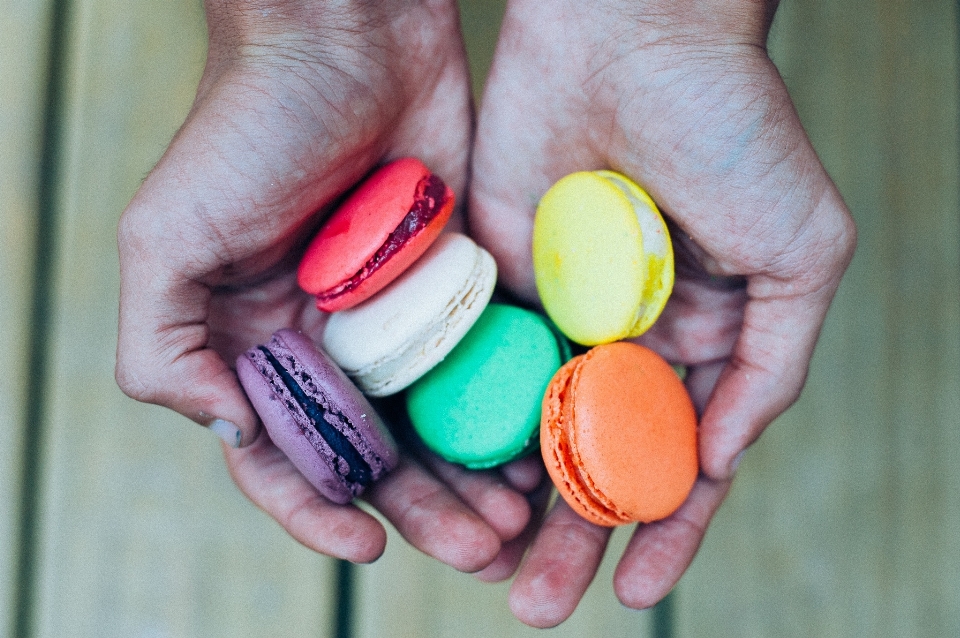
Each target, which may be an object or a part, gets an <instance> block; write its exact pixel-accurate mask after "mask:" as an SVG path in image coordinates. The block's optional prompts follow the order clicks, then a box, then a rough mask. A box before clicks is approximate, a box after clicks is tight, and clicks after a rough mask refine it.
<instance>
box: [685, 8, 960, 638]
mask: <svg viewBox="0 0 960 638" xmlns="http://www.w3.org/2000/svg"><path fill="white" fill-rule="evenodd" d="M956 12H957V7H956V4H955V3H953V2H947V1H939V2H922V3H916V2H908V1H906V0H889V1H887V0H883V1H881V0H875V1H867V0H863V1H859V2H837V1H832V0H815V1H810V2H784V3H783V5H782V7H781V14H780V15H779V16H778V19H777V37H776V39H775V41H774V46H773V47H772V52H773V56H774V59H775V61H777V62H778V65H779V66H780V68H781V70H782V72H783V75H784V76H785V79H786V81H787V83H788V85H789V87H790V90H791V93H792V95H793V96H794V98H795V101H796V103H797V105H798V109H799V111H800V115H801V118H802V119H803V121H804V123H805V125H806V126H807V128H808V131H809V132H810V135H811V138H812V139H813V141H814V145H815V146H816V147H817V149H818V151H819V152H820V153H821V156H822V158H823V160H824V163H825V164H826V166H827V168H828V170H830V171H831V174H832V175H833V176H834V178H835V180H836V181H837V183H838V185H839V187H840V190H841V191H842V192H843V193H844V196H845V198H846V200H847V202H848V204H849V206H850V207H851V209H852V210H853V213H854V216H855V217H856V219H857V222H858V226H859V230H860V240H859V248H858V253H857V256H856V257H855V259H854V262H853V264H852V266H851V268H850V271H849V273H848V275H847V277H846V279H845V281H844V283H843V285H842V287H841V291H840V293H839V295H838V297H837V300H836V303H835V305H834V308H833V310H832V312H831V315H830V317H829V319H828V321H827V325H826V327H825V329H824V332H823V336H822V339H821V343H820V347H819V349H818V352H817V355H816V356H815V359H814V365H813V368H812V370H811V375H810V379H809V382H808V385H807V389H806V391H805V393H804V396H803V397H802V399H801V400H800V402H799V403H798V405H797V406H795V408H794V409H792V410H791V411H789V412H788V413H787V414H786V415H785V416H784V417H782V418H781V419H780V420H779V421H778V422H777V423H776V424H775V425H774V426H773V428H772V429H771V430H770V431H769V432H768V433H767V434H766V435H764V437H763V438H762V439H761V441H760V442H759V443H758V444H757V445H756V446H755V449H753V450H752V451H751V452H750V453H749V454H748V455H747V457H746V460H745V461H744V464H743V465H742V470H741V473H740V474H741V475H740V477H739V478H738V481H737V483H736V485H735V487H734V490H733V492H732V494H731V496H730V499H729V501H728V503H727V504H726V505H725V507H724V508H723V509H722V510H721V512H720V514H719V516H718V517H717V520H716V521H715V523H714V525H713V528H712V530H711V531H710V533H708V536H707V540H706V542H705V544H704V547H703V549H702V550H701V552H700V555H699V557H698V559H697V560H696V562H695V563H694V565H693V567H692V568H691V570H690V572H689V573H688V575H687V576H686V577H685V578H684V580H683V581H682V582H681V584H680V588H679V594H680V608H681V610H682V613H681V614H680V616H679V621H678V622H679V625H678V635H680V636H784V635H786V636H817V637H822V636H845V637H846V636H871V637H876V636H891V637H892V636H956V635H960V604H958V599H957V592H958V591H960V499H958V498H957V496H958V494H960V464H958V460H960V428H958V417H957V414H960V294H958V292H960V263H958V258H960V227H958V224H960V217H958V215H957V211H958V209H960V192H958V190H960V187H958V185H960V166H958V158H960V139H958V138H960V136H958V118H960V108H958V95H960V90H958V71H960V69H958V63H957V60H958V35H957V14H956Z"/></svg>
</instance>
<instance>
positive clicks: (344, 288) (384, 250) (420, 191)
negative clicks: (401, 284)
mask: <svg viewBox="0 0 960 638" xmlns="http://www.w3.org/2000/svg"><path fill="white" fill-rule="evenodd" d="M446 202H447V187H446V185H445V184H444V183H443V180H441V179H440V178H439V177H437V176H436V175H428V176H426V177H424V178H423V179H421V180H420V181H419V182H417V189H416V193H415V194H414V198H413V206H411V207H410V212H409V213H407V215H406V217H404V218H403V221H401V222H400V225H399V226H397V227H396V229H395V230H394V231H393V232H392V233H390V235H389V236H388V237H387V240H386V241H385V242H384V243H383V246H381V247H380V249H379V250H377V252H375V253H374V254H373V257H371V258H370V259H369V260H367V263H365V264H364V265H363V268H361V269H360V270H358V271H357V274H355V275H354V276H353V277H351V278H350V279H348V280H347V281H345V282H343V283H342V284H340V285H339V286H337V287H336V288H333V289H331V290H329V291H327V292H325V293H322V294H318V295H317V299H319V300H321V301H328V300H330V299H333V298H335V297H339V296H340V295H342V294H344V293H348V292H350V291H351V290H353V289H354V288H356V287H357V286H359V285H360V284H361V283H362V282H363V281H364V280H365V279H366V278H367V277H369V276H370V275H371V274H373V273H374V272H375V271H376V270H377V269H379V268H380V266H382V265H383V264H384V263H386V262H387V260H389V259H390V258H391V257H393V256H394V255H395V254H396V253H397V251H399V250H400V249H401V248H402V247H403V245H404V244H405V243H407V241H409V240H410V238H411V237H413V236H414V235H416V234H417V233H419V232H420V231H421V230H423V229H424V227H426V225H427V224H429V223H430V220H432V219H433V218H434V217H436V216H437V213H439V212H440V211H441V210H443V205H444V204H445V203H446Z"/></svg>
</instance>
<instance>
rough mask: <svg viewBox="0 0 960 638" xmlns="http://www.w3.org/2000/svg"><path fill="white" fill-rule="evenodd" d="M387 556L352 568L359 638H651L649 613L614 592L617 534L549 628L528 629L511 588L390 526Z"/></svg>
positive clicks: (622, 533) (624, 533)
mask: <svg viewBox="0 0 960 638" xmlns="http://www.w3.org/2000/svg"><path fill="white" fill-rule="evenodd" d="M388 529H389V530H390V538H389V541H388V546H387V551H386V552H385V554H384V555H383V556H382V557H381V558H380V559H379V560H378V561H377V562H376V563H374V564H372V565H364V566H361V567H359V568H357V580H358V585H357V588H358V592H357V600H358V603H357V606H356V610H357V619H356V621H355V625H356V627H357V634H356V635H357V636H358V637H359V638H367V637H370V638H373V637H375V636H417V637H418V638H446V637H449V638H471V637H473V636H476V637H478V638H479V637H484V638H485V637H487V636H497V638H515V637H516V638H520V637H522V636H556V637H558V638H559V637H563V636H571V637H573V636H577V637H580V636H609V637H611V638H615V637H617V636H623V637H624V638H627V637H632V638H643V637H644V636H652V635H653V634H652V631H651V630H652V621H653V613H652V612H650V611H642V612H641V611H633V610H630V609H627V608H626V607H623V606H622V605H620V603H619V602H618V601H617V599H616V596H615V595H614V593H613V586H612V581H613V568H614V567H615V566H616V560H617V559H618V558H619V557H620V556H621V555H622V553H623V547H624V545H625V544H626V542H627V539H628V536H629V534H628V530H627V529H618V530H617V531H616V532H615V534H614V537H613V540H611V544H610V548H609V550H608V552H607V560H605V561H604V563H603V565H602V566H601V570H600V573H599V574H598V575H597V578H596V579H595V581H594V583H593V584H592V586H591V587H590V590H589V591H588V592H587V595H586V596H585V597H584V599H583V600H582V601H581V603H580V605H579V606H578V607H577V610H576V611H575V612H574V614H573V616H571V617H570V619H569V620H567V621H566V622H564V623H563V624H562V625H560V626H559V627H556V628H554V629H532V628H530V627H527V626H526V625H523V624H522V623H520V621H518V620H516V619H515V618H514V617H513V615H512V614H511V612H510V609H509V607H508V606H507V592H508V590H509V586H510V582H509V581H507V582H504V583H498V584H490V583H481V582H480V581H478V580H476V579H475V578H474V577H473V576H471V575H469V574H461V573H459V572H456V571H455V570H453V569H452V568H450V567H447V566H445V565H442V564H441V563H439V562H437V561H436V560H434V559H432V558H428V557H426V556H424V555H422V554H420V553H418V552H417V551H416V550H414V549H412V548H411V547H410V546H409V545H407V544H406V542H405V541H404V540H403V539H402V538H400V536H399V535H398V534H397V533H396V532H394V531H393V530H392V529H391V528H389V527H388Z"/></svg>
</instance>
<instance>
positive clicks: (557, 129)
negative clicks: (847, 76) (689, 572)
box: [469, 0, 855, 627]
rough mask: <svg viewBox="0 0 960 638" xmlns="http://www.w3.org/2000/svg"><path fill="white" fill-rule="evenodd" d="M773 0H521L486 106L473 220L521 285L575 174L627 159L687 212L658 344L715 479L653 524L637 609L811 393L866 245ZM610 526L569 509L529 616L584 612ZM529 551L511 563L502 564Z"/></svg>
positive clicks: (527, 591) (643, 546)
mask: <svg viewBox="0 0 960 638" xmlns="http://www.w3.org/2000/svg"><path fill="white" fill-rule="evenodd" d="M774 10H775V3H772V2H771V3H763V2H756V1H749V0H739V1H736V2H719V1H718V2H709V3H694V2H675V1H672V0H671V1H667V0H663V1H656V0H641V1H639V2H637V1H636V0H610V1H605V2H601V3H584V2H579V1H577V0H552V1H550V2H546V3H545V2H543V1H542V0H511V2H510V4H509V5H508V7H507V12H506V16H505V19H504V23H503V26H502V30H501V35H500V40H499V43H498V48H497V52H496V55H495V58H494V62H493V68H492V70H491V75H490V77H489V79H488V81H487V88H486V93H485V95H484V98H483V102H482V104H481V108H480V116H479V123H478V130H477V137H476V142H475V151H474V156H473V176H474V181H473V183H472V185H471V190H470V211H471V217H470V220H469V222H470V227H471V229H472V231H473V233H474V235H475V237H476V238H477V239H478V240H479V241H480V242H481V243H482V244H484V245H485V246H486V247H487V248H488V249H490V250H491V251H492V252H493V253H494V256H495V257H496V258H497V261H498V264H499V266H500V275H501V282H503V283H505V284H507V285H508V286H509V287H510V288H512V289H513V291H514V292H516V293H517V294H518V295H520V296H522V297H523V298H525V299H527V300H529V301H531V302H535V301H536V299H537V297H536V290H535V286H534V279H533V272H532V261H531V256H530V238H531V229H532V221H533V214H534V209H535V203H536V201H537V200H538V199H539V197H540V196H541V195H542V194H543V193H544V192H545V191H546V189H547V188H548V187H549V186H550V185H551V184H552V183H553V182H554V181H556V180H557V179H559V178H560V177H562V176H563V175H565V174H567V173H570V172H573V171H576V170H592V169H602V168H611V169H613V170H617V171H620V172H622V173H625V174H627V175H629V176H630V177H632V178H633V179H635V180H636V181H637V182H638V183H640V184H641V185H642V186H643V187H644V188H646V189H647V190H648V192H650V194H651V196H652V197H653V198H654V200H656V201H657V202H658V203H659V204H660V206H661V207H662V209H663V211H664V213H665V214H666V216H667V217H668V218H669V221H670V223H671V224H672V231H673V239H674V244H675V246H676V250H677V282H676V287H675V291H674V295H673V297H672V299H671V301H670V303H669V304H668V306H667V308H666V310H665V312H664V314H663V315H662V317H661V318H660V320H659V321H658V322H657V324H656V325H655V326H654V328H653V329H652V330H651V331H650V332H648V333H647V334H646V335H644V337H642V338H641V339H640V341H642V342H643V343H645V344H646V345H649V346H651V347H653V348H654V349H656V350H658V351H659V352H660V353H661V354H663V355H664V356H665V357H666V358H667V359H668V360H669V361H671V362H672V363H677V364H682V365H684V366H686V367H687V369H688V371H689V374H688V376H687V379H686V384H687V387H688V389H689V390H690V393H691V396H692V397H693V400H694V403H695V405H696V406H697V409H698V412H699V413H700V414H701V421H700V463H701V476H700V478H699V480H698V481H697V484H696V485H695V487H694V489H693V492H692V493H691V495H690V497H689V499H688V500H687V502H686V503H685V504H684V505H683V506H682V507H681V508H680V510H679V511H678V512H677V513H675V514H674V515H673V516H671V517H670V518H668V519H666V520H664V521H661V522H657V523H654V524H650V525H641V526H639V527H638V528H637V530H636V533H635V534H634V536H633V538H632V540H631V542H630V544H629V546H628V547H627V549H626V551H625V553H624V555H623V557H622V559H621V560H620V563H619V565H618V568H617V571H616V575H615V578H614V588H615V591H616V593H617V595H618V597H619V598H620V600H621V601H622V602H623V603H624V604H625V605H627V606H629V607H636V608H643V607H649V606H651V605H653V604H655V603H656V602H657V601H658V600H660V598H662V597H663V596H664V595H666V593H667V592H668V591H669V590H670V589H671V588H672V587H673V585H674V584H675V583H676V582H677V580H678V579H679V578H680V576H681V574H682V573H683V571H684V570H685V569H686V567H687V566H688V565H689V563H690V561H691V560H692V559H693V556H694V554H695V552H696V550H697V548H698V546H699V543H700V541H701V539H702V537H703V534H704V532H705V529H706V527H707V524H708V522H709V521H710V519H711V517H712V516H713V514H714V512H715V511H716V509H717V508H718V507H719V505H720V503H721V502H722V500H723V498H724V496H725V495H726V492H727V490H728V488H729V485H730V481H731V479H732V478H733V475H734V472H735V469H736V465H737V462H738V460H739V458H740V455H741V453H742V452H743V450H744V449H745V448H746V447H747V446H749V445H750V444H751V443H752V442H753V441H754V440H755V439H756V438H757V437H758V436H759V435H760V433H761V432H762V431H763V429H764V428H765V427H766V426H767V425H768V424H769V423H770V422H771V421H772V420H773V419H774V418H775V417H776V416H778V415H779V414H780V413H782V412H783V411H784V410H785V409H786V408H787V407H788V406H790V405H791V404H792V403H793V401H795V400H796V398H797V396H798V394H799V392H800V390H801V387H802V386H803V383H804V380H805V376H806V374H807V369H808V365H809V361H810V357H811V354H812V351H813V347H814V344H815V342H816V339H817V336H818V333H819V330H820V327H821V325H822V323H823V320H824V317H825V314H826V312H827V307H828V305H829V303H830V301H831V299H832V298H833V295H834V293H835V291H836V289H837V286H838V284H839V281H840V278H841V275H842V273H843V271H844V270H845V268H846V266H847V264H848V263H849V260H850V258H851V256H852V252H853V248H854V243H855V230H854V227H853V223H852V220H851V217H850V215H849V213H848V211H847V209H846V207H845V206H844V204H843V201H842V200H841V197H840V195H839V193H838V192H837V189H836V188H835V186H834V185H833V183H832V182H831V180H830V178H829V177H828V176H827V174H826V172H825V171H824V169H823V167H822V166H821V164H820V162H819V160H818V158H817V156H816V154H815V152H814V150H813V148H812V147H811V145H810V142H809V140H808V139H807V137H806V135H805V133H804V131H803V128H802V126H801V124H800V122H799V119H798V117H797V114H796V112H795V110H794V108H793V105H792V103H791V102H790V99H789V96H788V95H787V91H786V89H785V87H784V85H783V82H782V81H781V79H780V76H779V74H778V73H777V70H776V68H775V67H774V66H773V64H772V63H771V61H770V59H769V58H768V57H767V54H766V49H765V41H766V35H767V31H768V29H769V25H770V21H771V20H772V16H773V11H774ZM608 536H609V534H608V531H607V530H603V529H600V528H597V527H594V526H592V525H590V524H588V523H586V522H585V521H583V520H581V519H580V518H579V517H577V516H576V515H575V514H574V513H573V512H572V511H571V510H570V509H569V508H568V507H566V506H565V504H563V503H560V504H558V505H557V506H556V507H555V508H554V509H553V510H552V511H551V512H550V513H549V514H548V515H547V517H546V518H545V520H544V521H543V523H542V527H541V528H540V530H539V533H538V534H537V536H536V538H535V540H534V541H533V543H532V545H531V548H530V551H529V552H528V554H527V558H526V560H525V562H524V564H523V566H522V567H521V568H520V572H519V574H518V575H517V577H516V580H515V582H514V584H513V587H512V589H511V594H510V600H511V606H512V608H513V611H514V613H515V614H516V615H517V617H518V618H520V619H521V620H522V621H524V622H526V623H528V624H531V625H535V626H539V627H546V626H552V625H555V624H557V623H559V622H561V621H563V620H564V619H565V618H566V617H567V616H569V615H570V614H571V613H572V612H573V610H574V608H575V607H576V605H577V603H578V602H579V600H580V598H581V596H582V595H583V593H584V591H585V590H586V588H587V587H588V585H589V583H590V581H591V579H592V578H593V576H594V574H595V573H596V569H597V566H598V564H599V562H600V559H601V557H602V556H603V552H604V549H605V546H606V542H607V539H608ZM518 561H519V553H518V552H513V553H511V554H510V557H509V559H507V558H504V559H502V560H499V561H498V563H499V564H500V566H501V569H500V571H499V574H500V575H501V576H505V575H509V573H510V572H511V571H512V569H511V567H512V568H515V567H516V565H517V562H518ZM506 562H510V563H511V564H510V566H509V567H508V566H507V565H506V564H505V563H506Z"/></svg>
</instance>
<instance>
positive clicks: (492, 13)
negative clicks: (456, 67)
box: [459, 0, 507, 104]
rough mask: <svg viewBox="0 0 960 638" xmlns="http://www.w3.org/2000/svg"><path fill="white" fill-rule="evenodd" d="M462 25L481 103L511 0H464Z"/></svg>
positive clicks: (461, 12) (462, 0)
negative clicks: (504, 15)
mask: <svg viewBox="0 0 960 638" xmlns="http://www.w3.org/2000/svg"><path fill="white" fill-rule="evenodd" d="M459 4H460V25H461V28H462V29H463V40H464V44H465V45H466V48H467V57H468V58H469V59H470V79H471V82H472V84H473V95H474V98H475V99H476V100H477V103H478V104H479V102H480V97H481V95H483V85H484V83H485V82H486V79H487V71H488V70H489V69H490V63H491V62H493V51H494V49H495V48H496V44H497V34H498V33H499V32H500V22H501V21H502V20H503V13H504V11H506V8H507V0H460V1H459Z"/></svg>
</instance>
